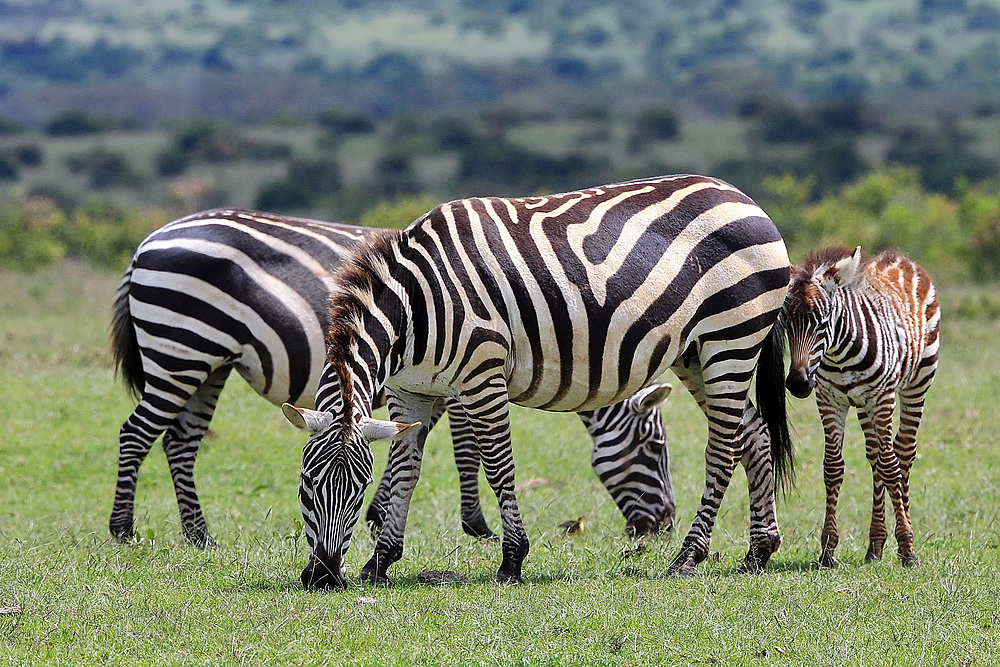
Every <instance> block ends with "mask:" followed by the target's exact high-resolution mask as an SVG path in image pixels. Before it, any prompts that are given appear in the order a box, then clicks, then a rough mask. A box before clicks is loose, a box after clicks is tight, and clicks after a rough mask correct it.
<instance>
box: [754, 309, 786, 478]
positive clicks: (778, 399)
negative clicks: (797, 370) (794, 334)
mask: <svg viewBox="0 0 1000 667" xmlns="http://www.w3.org/2000/svg"><path fill="white" fill-rule="evenodd" d="M782 320H783V318H781V317H778V319H777V321H775V323H774V326H772V327H771V331H770V332H768V334H767V338H766V339H765V340H764V345H763V347H762V348H761V351H760V361H758V362H757V406H758V408H759V409H760V414H761V416H762V417H763V418H764V423H765V424H767V430H768V431H769V432H770V435H771V464H772V466H773V468H774V481H775V485H776V486H777V487H778V488H779V489H781V491H782V493H787V492H788V491H789V490H790V489H791V488H792V487H794V486H795V462H794V452H793V447H792V438H791V435H790V434H789V432H788V413H787V411H786V408H785V382H784V381H785V327H784V323H783V321H782Z"/></svg>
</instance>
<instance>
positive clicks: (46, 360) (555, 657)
mask: <svg viewBox="0 0 1000 667" xmlns="http://www.w3.org/2000/svg"><path fill="white" fill-rule="evenodd" d="M117 278H118V277H117V276H115V275H109V274H104V273H97V272H94V271H92V270H90V269H87V268H85V267H80V266H77V265H73V264H63V265H60V266H59V267H55V268H52V269H46V270H44V271H42V272H39V273H36V274H32V275H23V274H12V273H0V345H2V347H0V423H2V424H3V429H4V436H3V444H2V450H0V451H2V454H0V608H2V609H0V664H14V665H18V664H23V665H28V664H31V665H35V664H55V663H59V664H65V663H74V664H97V663H112V662H113V663H118V664H154V663H155V664H171V665H189V664H313V663H318V662H329V663H332V664H364V665H368V664H371V665H376V664H378V665H382V664H386V665H404V664H427V665H431V664H462V665H521V664H541V665H548V664H589V665H616V666H617V665H629V664H631V665H647V664H690V665H704V664H722V665H767V664H809V665H869V664H887V663H890V662H891V663H892V664H896V665H935V664H948V665H960V664H968V665H972V664H975V665H988V664H996V663H997V661H998V658H997V654H996V651H997V649H996V647H997V645H998V644H1000V617H998V608H997V599H998V597H1000V572H998V566H1000V544H998V539H1000V537H998V533H1000V525H998V517H1000V483H998V482H1000V472H998V471H1000V449H998V448H997V447H996V444H995V443H996V442H997V440H998V435H1000V428H998V426H997V420H996V419H995V416H994V410H995V406H996V405H997V403H998V399H1000V352H998V349H997V344H996V341H997V340H998V339H1000V338H998V336H1000V319H998V318H997V316H996V314H995V313H994V312H993V310H992V309H990V308H980V309H970V308H966V309H964V310H963V312H964V313H965V314H966V316H964V317H960V316H959V315H958V314H957V312H956V311H957V310H958V305H959V304H960V303H963V302H968V303H973V304H978V303H992V300H994V299H995V297H994V296H993V295H995V293H996V291H995V286H987V287H978V288H974V287H961V288H951V289H946V290H944V292H943V297H942V300H943V303H944V316H945V321H944V333H943V348H942V364H941V370H940V374H939V377H938V380H937V383H936V384H935V386H934V389H933V390H932V393H931V397H930V400H929V405H928V409H927V414H926V421H925V426H924V428H923V430H922V432H921V436H922V437H921V445H920V459H919V460H918V461H917V463H916V466H915V469H914V473H913V488H914V490H913V494H912V496H913V517H914V524H915V529H916V547H917V552H918V554H919V555H920V557H921V558H922V561H923V565H922V567H920V568H918V569H915V570H908V569H904V568H902V567H901V566H900V565H899V564H898V563H896V562H894V561H893V559H892V558H889V557H888V556H887V559H886V560H885V561H884V562H881V563H876V564H872V565H865V564H863V562H862V560H863V555H864V551H865V548H866V546H867V525H868V516H869V509H870V473H869V469H868V466H867V463H866V461H865V459H864V454H863V451H862V444H861V438H860V429H858V428H857V426H856V425H854V424H852V425H851V427H850V436H849V437H850V442H849V443H848V446H847V447H846V450H847V451H846V452H845V454H846V456H847V461H848V470H849V473H848V477H847V481H846V483H845V487H844V490H843V494H842V500H841V504H840V515H839V516H840V525H841V534H842V538H841V546H840V551H839V556H840V560H841V565H840V567H838V568H837V569H835V570H829V571H820V570H817V569H815V567H814V566H813V562H814V560H815V558H816V556H817V554H818V533H819V529H820V524H821V519H822V506H823V488H822V477H821V467H820V460H821V446H822V445H821V443H822V440H821V433H820V428H819V424H818V420H817V419H816V417H815V406H814V405H813V404H812V403H811V402H810V401H801V402H798V401H797V402H795V403H793V404H792V407H793V421H794V423H795V425H796V429H795V432H796V436H797V437H796V441H797V446H798V452H799V458H798V466H797V472H798V478H799V484H798V488H797V490H796V491H795V492H794V493H792V494H791V495H790V496H789V497H788V498H786V499H784V500H783V501H782V502H781V503H780V505H779V518H780V520H781V526H782V532H783V536H784V540H785V541H784V544H783V546H782V549H781V551H780V552H779V553H778V554H776V555H775V557H774V558H773V559H772V561H771V566H770V568H769V570H768V572H767V573H766V574H763V575H759V576H740V575H737V574H735V572H734V571H735V569H736V566H737V565H738V563H739V561H740V559H741V558H742V556H743V554H744V551H745V548H746V540H747V529H746V524H747V520H746V516H747V501H746V498H745V495H746V484H745V481H744V480H743V479H741V476H742V473H739V472H738V473H737V476H736V479H735V480H734V483H733V485H732V486H731V488H730V490H729V493H728V494H727V496H726V501H725V503H724V505H723V510H722V515H721V516H720V520H719V524H718V526H717V529H716V532H715V535H714V537H713V541H712V550H713V552H715V553H717V554H718V556H717V557H716V558H713V559H712V560H710V561H709V562H706V563H704V564H703V565H702V566H701V572H700V573H699V574H698V575H697V576H695V577H693V578H690V579H682V580H677V579H671V578H667V576H666V567H667V564H668V563H669V560H670V558H672V557H673V555H674V553H675V552H676V549H677V547H678V546H679V540H680V536H682V535H683V532H684V531H685V530H686V529H687V527H688V525H689V522H690V521H691V519H692V517H693V514H694V509H695V506H696V503H697V501H698V498H699V497H700V494H701V488H702V484H703V481H704V472H703V467H702V466H703V441H704V437H705V426H704V423H703V420H702V418H701V417H700V416H699V414H698V413H697V410H696V408H695V406H694V404H693V401H691V400H690V399H689V398H687V397H686V396H685V395H684V392H682V391H677V392H675V394H674V395H673V396H671V398H670V399H669V400H668V402H667V403H666V405H665V407H664V414H665V416H666V419H667V423H668V427H669V432H670V435H671V444H672V447H671V454H672V467H673V474H674V480H675V486H676V490H677V500H678V507H679V517H678V519H679V531H680V532H679V533H678V534H677V535H673V536H665V537H662V538H660V539H657V540H654V541H652V542H651V544H650V547H649V549H648V550H647V551H646V552H645V553H643V554H640V555H638V556H633V557H629V558H623V557H622V549H623V548H624V547H627V546H628V541H627V540H626V538H625V537H624V535H623V531H622V527H623V521H622V519H621V518H620V516H618V515H617V510H616V509H615V508H614V505H613V503H612V502H611V500H610V498H609V497H607V494H606V493H605V492H604V491H603V490H602V489H601V488H600V486H599V485H598V483H597V482H596V479H595V478H594V476H593V473H591V472H590V470H589V469H588V468H589V466H588V465H587V461H588V456H587V452H588V451H589V444H588V442H587V438H586V435H585V431H584V430H583V428H582V427H580V426H578V425H577V424H575V423H574V419H575V418H573V417H572V416H568V415H551V414H546V413H540V412H532V411H527V410H517V411H516V412H515V415H514V428H515V439H516V441H515V442H516V444H515V451H516V456H517V463H518V473H519V479H521V480H524V479H527V478H529V477H543V478H545V480H547V482H546V483H545V484H543V485H542V486H539V487H537V488H534V489H532V490H530V491H525V492H523V493H521V494H520V495H519V500H520V503H521V508H522V513H523V515H524V517H525V521H526V527H527V529H528V532H529V537H530V538H531V542H532V552H531V554H530V555H529V557H528V560H527V562H526V566H525V578H526V581H527V583H526V584H525V585H523V586H520V587H516V588H515V587H501V586H498V585H497V584H495V583H494V582H493V581H492V579H493V574H494V572H495V570H496V568H497V566H498V564H499V558H500V555H499V548H498V547H497V546H496V545H494V544H484V543H478V542H476V541H473V540H471V539H469V538H466V537H465V536H464V535H462V534H461V532H460V529H459V525H458V492H457V484H456V476H455V474H454V468H453V463H452V461H451V456H450V453H449V447H448V437H447V429H445V428H440V429H438V430H436V431H435V433H434V434H432V438H431V441H430V442H429V443H428V446H427V457H426V461H425V465H424V470H423V476H422V479H421V483H420V485H419V486H418V488H417V493H416V496H415V499H414V503H413V509H412V511H411V513H410V521H409V532H408V537H407V547H406V553H405V555H404V557H403V560H402V561H400V562H399V563H397V564H396V565H395V566H394V567H393V569H392V570H391V575H392V576H393V577H394V580H395V586H393V587H392V588H380V589H372V588H366V587H361V586H358V585H356V586H353V587H351V588H349V589H348V590H347V591H344V592H333V593H324V594H315V593H309V592H306V591H304V590H302V587H301V585H300V584H299V581H298V575H299V573H300V571H301V568H302V566H303V565H304V563H305V558H306V550H307V549H306V544H305V539H304V538H303V537H302V535H301V533H300V530H299V529H298V526H299V525H300V524H298V523H297V522H298V521H299V520H300V516H299V512H298V507H297V501H296V498H295V489H296V480H297V474H298V465H299V455H300V446H301V444H302V440H301V437H300V436H299V434H297V433H296V432H295V431H293V430H292V429H291V428H290V427H289V426H287V425H286V424H285V423H284V421H283V420H282V419H281V417H280V416H279V414H278V412H277V410H276V409H275V408H273V407H271V406H270V405H268V404H267V403H265V402H263V401H262V400H260V399H259V398H258V397H257V396H256V395H254V394H253V393H252V391H250V390H249V389H248V388H247V387H246V385H245V384H244V383H242V382H241V381H240V380H238V379H234V380H232V381H231V386H230V387H229V388H228V389H227V390H226V391H225V392H224V393H223V396H222V400H221V403H220V406H219V411H218V414H217V417H216V420H215V422H214V423H213V430H214V431H215V432H216V435H215V436H214V437H213V438H212V439H210V440H209V441H207V442H206V443H205V445H204V446H203V451H202V452H201V455H200V458H199V463H198V466H197V480H198V483H199V491H200V493H201V497H202V501H203V504H204V507H205V509H206V513H207V516H208V520H209V524H210V526H211V528H212V529H213V532H214V534H215V536H216V537H217V538H218V539H219V540H220V542H221V546H220V547H219V548H217V549H214V550H210V551H199V550H197V549H194V548H191V547H188V546H186V544H185V543H184V542H183V541H182V540H181V538H180V536H179V532H180V531H179V526H178V519H177V512H176V504H175V501H174V498H173V491H172V488H171V484H170V479H169V474H168V472H167V468H166V463H165V460H164V456H163V453H162V450H159V449H154V451H153V452H152V453H151V454H150V456H149V459H148V460H147V462H146V464H145V465H144V466H143V468H142V470H141V474H140V479H139V492H138V498H137V529H138V534H139V536H140V539H138V540H137V541H136V542H135V543H133V544H129V545H119V544H116V543H113V542H112V541H111V540H110V539H109V538H108V537H107V527H106V525H107V518H108V512H109V510H110V505H111V498H112V493H113V487H114V480H115V471H116V461H117V447H118V445H117V431H118V427H119V426H120V424H121V422H122V421H123V420H124V419H125V417H126V416H127V415H128V413H129V412H130V410H131V408H132V405H133V404H132V402H131V400H130V399H129V398H128V397H127V396H126V394H125V392H124V390H123V389H122V388H121V386H120V385H118V384H117V383H115V381H114V379H113V377H112V373H111V369H110V367H109V363H108V358H107V353H106V351H105V349H106V343H105V335H106V323H107V317H108V309H109V306H110V301H111V294H112V292H113V290H114V287H115V285H116V283H117ZM384 454H385V452H384V451H382V450H380V451H378V452H377V458H378V459H379V463H381V460H382V459H384ZM484 488H485V486H484ZM483 501H484V506H485V508H486V513H487V518H488V519H489V520H490V522H491V524H492V525H493V526H494V527H497V526H498V525H499V522H498V517H497V512H496V508H495V501H493V499H492V497H491V494H490V493H489V492H488V491H484V494H483ZM580 514H584V515H586V516H587V529H586V531H585V532H584V534H583V535H581V536H580V537H578V538H575V539H566V538H562V537H560V536H559V534H558V531H557V529H556V525H557V524H558V523H559V522H560V521H563V520H565V519H569V518H575V517H576V516H578V515H580ZM893 550H894V547H893V545H891V544H890V545H887V549H886V551H887V554H891V553H892V551H893ZM370 551H371V542H370V540H369V539H368V538H367V536H365V535H359V536H358V538H357V539H356V541H355V545H354V547H353V548H352V550H351V553H350V555H349V559H348V570H349V571H350V572H352V573H355V574H356V573H357V571H358V570H359V569H360V567H361V565H362V564H363V562H364V561H365V560H366V559H367V557H368V556H369V555H370ZM424 569H453V570H457V571H459V572H461V573H463V574H464V575H466V576H467V577H468V580H469V581H468V583H466V584H463V585H455V586H445V587H426V586H423V585H421V584H419V583H417V574H418V573H419V572H420V571H422V570H424Z"/></svg>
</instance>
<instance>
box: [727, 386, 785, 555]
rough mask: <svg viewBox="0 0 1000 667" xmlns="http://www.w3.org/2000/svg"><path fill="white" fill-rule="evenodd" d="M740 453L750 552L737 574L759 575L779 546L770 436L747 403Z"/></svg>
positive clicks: (757, 414) (755, 412)
mask: <svg viewBox="0 0 1000 667" xmlns="http://www.w3.org/2000/svg"><path fill="white" fill-rule="evenodd" d="M742 441H743V443H744V445H743V452H742V456H741V458H740V463H742V465H743V469H744V470H745V471H746V474H747V490H748V492H749V494H750V548H749V550H748V551H747V555H746V557H745V558H744V559H743V562H742V563H741V564H740V566H739V568H738V569H737V572H740V573H750V572H760V571H761V570H763V569H764V567H765V566H766V565H767V561H768V560H770V558H771V556H772V555H773V554H774V553H775V552H776V551H777V550H778V548H779V547H780V546H781V533H780V532H779V531H778V511H777V502H776V496H777V494H776V488H775V481H774V469H773V468H774V466H773V464H772V462H771V436H770V433H769V432H768V430H767V426H766V425H765V424H764V420H763V419H762V418H761V416H760V413H758V412H757V409H756V408H755V407H754V406H753V405H752V404H750V403H748V404H747V409H746V411H745V413H744V419H743V438H742Z"/></svg>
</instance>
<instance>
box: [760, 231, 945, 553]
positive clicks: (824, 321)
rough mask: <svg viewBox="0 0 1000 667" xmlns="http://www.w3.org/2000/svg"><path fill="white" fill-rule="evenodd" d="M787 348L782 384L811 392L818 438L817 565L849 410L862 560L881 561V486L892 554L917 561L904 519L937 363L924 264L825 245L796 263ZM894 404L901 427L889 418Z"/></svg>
mask: <svg viewBox="0 0 1000 667" xmlns="http://www.w3.org/2000/svg"><path fill="white" fill-rule="evenodd" d="M780 321H781V322H782V324H783V326H784V327H785V329H786V332H787V337H788V342H789V347H790V350H791V365H790V368H789V372H788V378H787V380H786V384H787V386H788V389H789V390H790V391H791V392H792V394H794V395H795V396H798V397H800V398H805V397H806V396H808V395H809V394H810V393H811V392H812V390H813V388H815V389H816V403H817V405H818V407H819V414H820V418H821V419H822V422H823V431H824V435H825V440H826V453H825V456H824V458H823V478H824V481H825V483H826V517H825V519H824V522H823V533H822V538H821V542H822V545H821V547H822V551H821V554H820V558H819V563H820V565H821V566H823V567H832V566H833V565H835V564H836V560H835V558H834V552H835V550H836V548H837V543H838V542H839V533H838V530H837V515H836V511H837V498H838V495H839V492H840V486H841V484H842V482H843V480H844V457H843V444H844V422H845V420H846V417H847V413H848V411H849V410H850V409H851V407H854V408H857V412H858V419H859V420H860V422H861V426H862V429H863V430H864V433H865V448H866V452H867V455H868V462H869V463H870V464H871V468H872V487H873V496H872V521H871V527H870V530H869V542H868V553H867V554H866V555H865V560H866V561H870V560H874V559H878V558H881V557H882V548H883V546H884V544H885V541H886V537H887V535H888V532H887V530H886V526H885V491H886V489H888V491H889V496H890V498H891V499H892V504H893V509H894V511H895V515H896V543H897V545H898V547H899V557H900V560H901V561H902V562H903V563H904V564H906V565H917V564H918V562H919V561H918V559H917V555H916V553H915V552H914V550H913V527H912V523H911V521H910V503H909V496H910V468H911V466H912V465H913V460H914V458H915V457H916V447H917V444H916V443H917V429H918V428H919V426H920V419H921V417H922V415H923V410H924V399H925V397H926V394H927V391H928V389H930V386H931V383H932V382H933V380H934V374H935V371H936V370H937V364H938V349H939V345H940V342H939V338H938V332H939V329H940V324H941V309H940V306H939V304H938V299H937V292H936V290H935V289H934V285H933V284H932V282H931V278H930V276H929V275H928V274H927V272H926V271H924V269H922V268H921V267H920V266H918V265H917V264H915V263H914V262H912V261H910V260H909V259H907V258H905V257H903V256H901V255H899V254H898V253H895V252H891V251H888V252H883V253H881V254H879V255H877V256H875V257H865V256H863V255H862V253H861V247H860V246H858V247H857V248H856V249H855V250H854V251H853V252H851V251H849V250H847V249H844V248H828V249H826V250H822V251H819V252H815V253H813V254H811V255H810V256H809V257H808V258H807V259H806V261H805V262H804V263H803V265H802V266H801V267H796V269H795V271H794V273H793V276H792V283H791V286H790V288H789V291H788V297H787V299H786V301H785V307H784V310H783V312H782V317H781V318H780ZM897 397H898V402H899V407H900V410H899V413H900V414H899V428H898V429H897V431H896V434H895V437H894V436H893V415H894V413H895V410H896V402H897Z"/></svg>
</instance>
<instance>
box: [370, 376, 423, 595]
mask: <svg viewBox="0 0 1000 667" xmlns="http://www.w3.org/2000/svg"><path fill="white" fill-rule="evenodd" d="M386 400H387V403H388V406H389V415H390V416H391V418H392V419H393V420H394V421H397V422H407V423H412V422H417V421H419V422H422V424H421V426H420V427H419V428H416V429H413V430H412V431H410V432H408V433H406V434H405V435H404V436H403V437H401V438H399V439H398V440H395V441H394V442H393V443H392V445H391V446H390V447H389V462H388V463H387V468H388V471H389V475H390V489H389V494H390V497H389V502H388V512H387V513H386V516H385V524H384V525H383V526H382V530H381V532H380V533H379V535H378V539H377V540H376V542H375V551H374V553H373V554H372V557H371V558H370V559H368V562H367V563H366V564H365V566H364V567H363V568H361V575H360V580H361V582H362V583H368V584H374V585H379V586H385V585H390V584H392V581H391V580H390V579H389V576H388V574H387V571H388V569H389V566H391V565H392V564H393V563H395V562H396V561H398V560H399V559H400V558H402V557H403V536H404V533H405V531H406V518H407V515H408V514H409V511H410V500H411V499H412V498H413V489H414V488H415V487H416V485H417V480H418V479H419V478H420V463H421V461H422V459H423V453H424V441H425V440H426V439H427V432H428V431H429V428H428V426H425V425H424V424H431V423H433V420H434V419H436V417H435V412H436V414H437V415H438V416H440V414H441V412H440V409H439V408H436V406H435V404H436V403H437V402H438V400H439V399H437V398H436V397H426V396H416V395H412V394H402V393H398V394H397V393H394V392H389V391H386Z"/></svg>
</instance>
